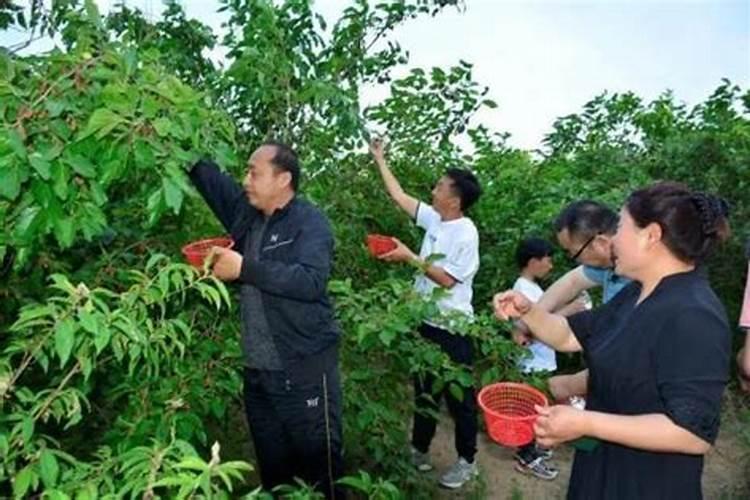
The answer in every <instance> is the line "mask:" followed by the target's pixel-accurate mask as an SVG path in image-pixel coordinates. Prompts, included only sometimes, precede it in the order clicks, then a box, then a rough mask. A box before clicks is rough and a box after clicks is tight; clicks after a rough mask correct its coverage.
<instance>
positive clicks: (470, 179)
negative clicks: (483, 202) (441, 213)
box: [445, 168, 482, 212]
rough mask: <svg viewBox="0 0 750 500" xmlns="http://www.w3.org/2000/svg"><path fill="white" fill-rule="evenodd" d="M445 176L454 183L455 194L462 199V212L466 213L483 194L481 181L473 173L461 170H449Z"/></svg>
mask: <svg viewBox="0 0 750 500" xmlns="http://www.w3.org/2000/svg"><path fill="white" fill-rule="evenodd" d="M445 175H447V176H448V177H450V179H451V180H452V181H453V192H454V193H455V194H456V195H457V196H458V197H459V198H460V199H461V211H462V212H465V211H466V210H468V209H469V207H471V206H472V205H473V204H474V203H476V201H477V200H478V199H479V195H481V194H482V188H481V187H479V181H478V180H477V178H476V176H475V175H474V174H473V173H471V172H470V171H468V170H465V169H461V168H449V169H448V170H447V171H446V172H445Z"/></svg>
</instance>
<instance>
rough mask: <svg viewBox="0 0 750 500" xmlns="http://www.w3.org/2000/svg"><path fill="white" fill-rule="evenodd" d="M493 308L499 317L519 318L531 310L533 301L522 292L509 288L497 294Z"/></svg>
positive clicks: (493, 299) (493, 300) (501, 318)
mask: <svg viewBox="0 0 750 500" xmlns="http://www.w3.org/2000/svg"><path fill="white" fill-rule="evenodd" d="M492 308H493V309H494V311H495V317H496V318H497V319H500V320H503V321H505V320H509V319H518V318H520V317H521V316H523V315H524V314H526V313H527V312H529V311H530V310H531V301H530V300H529V299H527V298H526V296H525V295H523V294H522V293H520V292H516V291H514V290H509V291H507V292H500V293H497V294H495V296H494V297H493V298H492Z"/></svg>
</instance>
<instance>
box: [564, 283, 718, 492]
mask: <svg viewBox="0 0 750 500" xmlns="http://www.w3.org/2000/svg"><path fill="white" fill-rule="evenodd" d="M640 291H641V286H640V284H638V283H632V284H630V285H628V287H626V288H625V289H623V290H622V291H621V292H620V293H619V294H617V296H615V297H614V298H613V299H612V300H611V301H610V302H609V303H607V304H605V305H604V306H602V307H601V308H598V309H596V310H594V311H586V312H583V313H580V314H576V315H574V316H571V317H570V318H568V321H569V323H570V326H571V329H572V330H573V332H574V334H575V335H576V337H577V338H578V340H579V342H580V344H581V346H582V347H583V352H584V356H585V359H586V362H587V364H588V367H589V370H590V379H589V395H588V399H587V409H590V410H594V411H600V412H604V413H613V414H618V415H643V414H649V413H651V414H653V413H661V414H665V415H667V416H668V417H669V418H670V419H671V420H672V421H673V422H674V423H676V424H677V425H679V426H680V427H683V428H685V429H687V430H688V431H690V432H692V433H693V434H695V435H696V436H698V437H700V438H702V439H704V440H705V441H707V442H710V443H713V442H714V440H715V439H716V435H717V433H718V430H719V415H720V406H721V395H722V392H723V391H724V387H725V385H726V383H727V380H728V378H729V377H728V374H729V359H730V348H731V347H730V329H729V324H728V322H727V318H726V313H725V312H724V308H723V306H722V305H721V302H720V301H719V299H718V298H717V297H716V295H715V294H714V292H713V290H711V287H710V285H709V283H708V279H707V278H706V276H705V275H704V273H702V272H701V271H691V272H687V273H680V274H675V275H671V276H668V277H666V278H664V279H663V280H662V281H661V282H660V283H659V285H658V286H657V287H656V289H655V290H654V291H653V293H652V294H651V295H650V296H649V297H648V298H646V300H644V301H643V302H642V303H641V304H639V305H636V302H637V300H638V297H639V294H640ZM702 472H703V456H699V455H687V454H681V453H659V452H651V451H645V450H638V449H634V448H630V447H627V446H621V445H618V444H614V443H610V442H606V441H601V442H600V443H599V446H598V447H596V448H595V449H594V450H592V451H588V452H587V451H581V450H578V451H577V452H576V455H575V461H574V463H573V470H572V472H571V477H570V485H569V488H568V498H569V499H608V500H609V499H623V500H625V499H627V500H631V499H634V500H635V499H638V500H643V499H679V500H688V499H699V498H702V493H701V475H702Z"/></svg>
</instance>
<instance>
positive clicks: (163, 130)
mask: <svg viewBox="0 0 750 500" xmlns="http://www.w3.org/2000/svg"><path fill="white" fill-rule="evenodd" d="M152 126H153V127H154V130H156V133H157V134H158V135H159V137H166V136H168V135H169V134H170V133H171V131H172V122H171V121H170V120H169V119H168V118H164V117H161V118H157V119H156V120H154V121H153V123H152Z"/></svg>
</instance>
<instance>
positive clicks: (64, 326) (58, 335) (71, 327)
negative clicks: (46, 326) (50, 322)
mask: <svg viewBox="0 0 750 500" xmlns="http://www.w3.org/2000/svg"><path fill="white" fill-rule="evenodd" d="M75 333H76V324H75V322H74V321H73V320H72V319H70V318H65V319H64V320H62V321H60V323H58V325H57V328H55V351H57V355H58V356H59V357H60V366H61V367H62V366H65V363H67V361H68V359H70V353H71V351H72V350H73V344H74V343H75Z"/></svg>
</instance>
